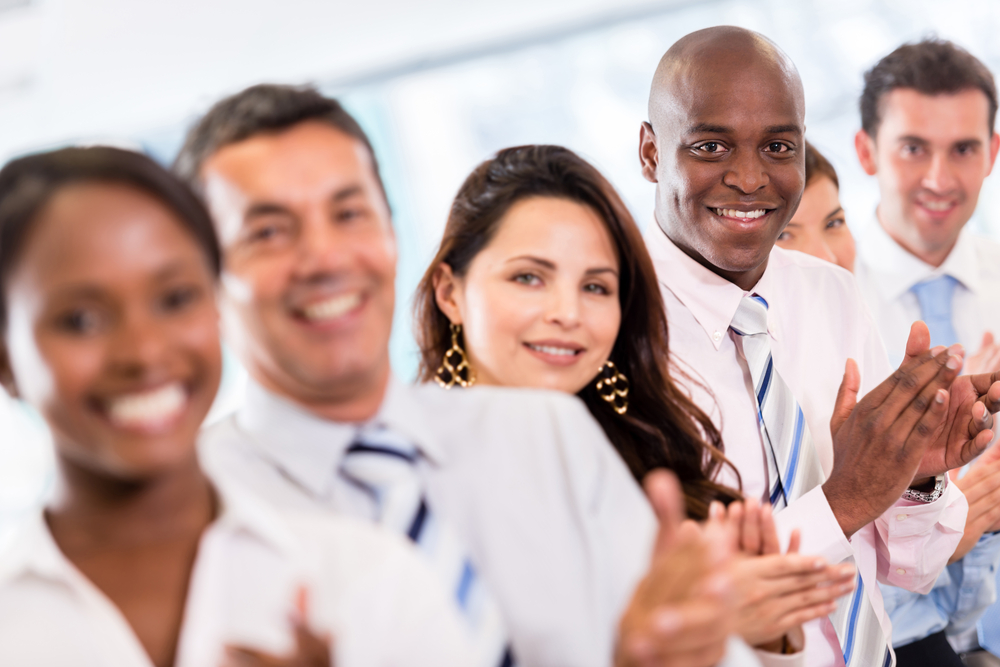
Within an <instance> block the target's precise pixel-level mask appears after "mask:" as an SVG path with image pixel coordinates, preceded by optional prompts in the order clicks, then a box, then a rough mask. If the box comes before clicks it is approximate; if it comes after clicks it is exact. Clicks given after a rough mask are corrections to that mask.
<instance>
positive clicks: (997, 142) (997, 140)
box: [986, 132, 1000, 176]
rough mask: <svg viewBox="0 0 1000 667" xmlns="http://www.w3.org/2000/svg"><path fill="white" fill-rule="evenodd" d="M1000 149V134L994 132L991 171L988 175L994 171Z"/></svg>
mask: <svg viewBox="0 0 1000 667" xmlns="http://www.w3.org/2000/svg"><path fill="white" fill-rule="evenodd" d="M998 150H1000V134H997V133H996V132H994V133H993V134H991V135H990V171H987V172H986V175H987V176H988V175H989V174H990V172H991V171H993V164H994V163H995V162H996V161H997V151H998Z"/></svg>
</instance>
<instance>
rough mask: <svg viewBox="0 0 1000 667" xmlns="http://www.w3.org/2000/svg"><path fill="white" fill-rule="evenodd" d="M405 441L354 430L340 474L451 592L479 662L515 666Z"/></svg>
mask: <svg viewBox="0 0 1000 667" xmlns="http://www.w3.org/2000/svg"><path fill="white" fill-rule="evenodd" d="M419 459H420V454H419V452H418V451H417V448H416V447H415V446H414V445H413V444H412V443H410V442H408V441H406V440H403V439H401V438H399V437H398V436H397V435H396V434H394V433H392V432H391V431H389V430H387V429H385V428H382V427H365V428H363V429H361V430H359V432H358V435H357V437H356V438H355V440H354V442H353V443H352V444H351V445H350V446H349V447H348V448H347V453H346V455H345V456H344V460H343V462H342V463H341V472H342V474H343V475H344V476H345V477H346V478H347V479H349V480H350V481H352V482H353V483H355V484H357V485H358V486H360V487H361V488H363V489H364V490H366V491H367V492H369V493H370V494H371V495H372V497H373V498H374V499H375V502H376V506H377V510H378V521H379V523H380V524H382V525H384V526H386V527H388V528H389V529H391V530H394V531H397V532H399V533H404V534H406V536H407V537H409V538H410V539H411V540H412V541H413V542H415V543H416V544H417V547H418V548H419V549H420V551H421V552H422V553H423V554H424V556H425V558H426V560H427V562H428V563H429V564H430V566H431V568H432V569H433V570H434V571H435V572H436V573H437V574H438V576H439V577H441V579H442V580H443V582H444V583H445V585H446V586H447V588H448V590H451V591H453V593H454V596H455V600H456V602H457V603H458V606H459V608H460V609H461V610H462V612H463V613H464V615H465V618H466V620H467V621H468V622H469V625H470V630H471V633H472V637H473V640H474V642H475V646H476V648H477V654H478V656H479V658H480V659H479V660H478V661H477V665H482V667H513V666H514V665H515V662H514V657H513V653H512V652H511V648H510V643H509V641H508V639H507V631H506V628H505V627H504V623H503V619H502V617H501V615H500V608H499V606H498V605H497V604H496V601H495V600H494V599H493V597H492V596H491V595H490V593H489V591H488V590H487V588H486V583H485V582H484V581H483V579H482V578H481V577H480V576H478V574H477V573H476V570H475V568H474V567H473V564H472V561H471V560H470V559H469V557H468V552H467V550H466V549H465V547H464V545H463V544H462V542H461V540H460V539H459V537H458V535H457V534H456V533H455V532H454V531H453V530H452V529H451V527H450V526H449V525H448V524H447V523H446V522H445V521H443V520H441V518H440V517H439V516H438V515H436V514H435V513H434V512H433V511H431V508H430V506H429V505H428V504H427V499H426V497H425V495H424V491H423V485H422V484H421V481H420V477H419V476H418V474H417V470H416V466H417V463H418V461H419Z"/></svg>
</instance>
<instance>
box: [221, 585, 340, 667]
mask: <svg viewBox="0 0 1000 667" xmlns="http://www.w3.org/2000/svg"><path fill="white" fill-rule="evenodd" d="M307 611H308V594H307V592H306V589H305V588H299V589H298V591H297V593H296V597H295V613H293V614H292V615H291V618H290V619H289V620H290V622H291V625H292V631H293V632H294V634H295V652H294V653H292V654H291V655H287V656H277V655H271V654H269V653H265V652H263V651H258V650H255V649H250V648H246V647H242V646H227V647H226V651H225V655H224V656H223V661H222V664H221V666H220V667H334V664H333V658H332V657H331V656H332V655H333V652H332V645H333V640H332V639H331V638H330V637H329V636H327V635H320V634H316V633H314V632H313V631H312V630H310V629H309V626H308V624H307V622H306V619H307V618H308V613H307Z"/></svg>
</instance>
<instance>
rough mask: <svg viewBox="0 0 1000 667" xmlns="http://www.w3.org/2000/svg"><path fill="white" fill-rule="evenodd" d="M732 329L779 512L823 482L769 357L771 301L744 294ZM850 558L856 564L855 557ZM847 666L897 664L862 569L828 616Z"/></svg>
mask: <svg viewBox="0 0 1000 667" xmlns="http://www.w3.org/2000/svg"><path fill="white" fill-rule="evenodd" d="M730 328H731V329H732V330H733V332H734V333H736V334H737V335H738V336H740V338H741V340H742V342H743V355H744V356H745V357H746V360H747V366H748V367H749V369H750V377H751V379H752V380H753V385H754V396H755V398H756V403H757V425H758V427H759V428H760V434H761V439H762V440H763V442H764V445H765V447H766V458H767V473H768V480H769V490H768V491H769V495H770V500H771V505H772V506H773V507H774V509H775V511H780V510H782V509H784V508H785V507H786V506H788V505H789V504H790V503H791V502H793V501H794V500H795V499H796V498H799V497H800V496H802V495H803V494H805V493H807V492H809V491H811V490H812V489H814V488H816V487H817V486H818V485H820V484H822V483H823V482H824V480H825V476H824V474H823V468H822V466H821V465H820V462H819V459H818V458H817V455H816V448H815V446H814V445H813V442H812V437H811V436H810V434H809V427H808V426H807V425H806V423H805V417H804V416H803V414H802V408H801V407H800V406H799V403H798V401H796V400H795V396H793V395H792V392H791V389H789V387H788V385H786V384H785V381H784V380H782V379H781V376H780V375H778V372H777V371H776V370H775V368H774V361H773V359H772V358H771V338H770V335H769V334H768V332H767V301H765V300H764V299H763V298H762V297H760V296H757V295H756V294H753V295H748V296H744V297H743V300H742V301H741V302H740V305H739V308H737V309H736V314H735V315H734V316H733V321H732V324H730ZM847 562H853V558H852V559H850V560H849V561H847ZM830 622H831V623H832V624H833V627H834V629H835V630H836V632H837V638H838V639H839V640H840V646H841V648H842V649H843V651H844V663H845V664H846V665H847V667H885V666H892V665H895V664H896V659H895V655H894V654H893V652H892V650H891V647H890V645H889V642H888V641H887V637H886V636H885V633H884V632H882V626H881V624H880V623H879V620H878V617H877V616H876V615H875V610H874V608H873V607H872V603H871V600H870V599H869V598H868V596H867V595H866V594H865V582H864V581H863V580H862V579H861V574H860V573H858V578H857V582H856V588H855V590H854V593H853V594H851V595H848V596H844V597H842V598H840V600H839V601H838V602H837V610H836V611H834V612H833V613H832V614H830Z"/></svg>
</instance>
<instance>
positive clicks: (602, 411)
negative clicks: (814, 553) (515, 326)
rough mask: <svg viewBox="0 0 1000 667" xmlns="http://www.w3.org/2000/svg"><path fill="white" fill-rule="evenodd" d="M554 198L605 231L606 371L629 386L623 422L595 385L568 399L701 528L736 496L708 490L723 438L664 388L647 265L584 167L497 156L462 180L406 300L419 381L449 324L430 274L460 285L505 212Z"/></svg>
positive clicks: (626, 224) (665, 360)
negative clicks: (609, 265)
mask: <svg viewBox="0 0 1000 667" xmlns="http://www.w3.org/2000/svg"><path fill="white" fill-rule="evenodd" d="M539 196H541V197H558V198H563V199H568V200H571V201H574V202H578V203H581V204H583V205H585V206H588V207H590V208H591V209H593V210H594V211H595V212H596V213H597V214H598V216H599V217H600V218H601V220H603V221H604V224H605V225H606V227H607V229H608V232H609V233H610V235H611V238H612V239H613V240H614V243H615V246H616V249H617V251H618V261H619V264H620V266H621V271H620V273H621V275H620V288H619V299H620V305H621V313H622V316H621V326H620V328H619V331H618V337H617V339H616V340H615V345H614V348H613V350H612V352H611V361H613V362H614V364H615V365H616V366H617V367H618V369H619V370H620V371H621V372H622V373H624V374H625V376H626V377H627V378H628V380H629V384H630V390H629V397H628V412H627V413H626V414H625V415H619V414H617V413H616V412H615V411H614V410H612V408H611V407H610V405H609V404H608V403H607V402H605V401H604V400H603V399H602V398H601V397H600V396H599V395H598V393H597V390H596V388H595V387H594V383H590V384H588V385H587V386H586V387H584V388H583V389H582V390H581V391H580V392H579V393H578V394H577V395H578V396H579V397H580V398H581V399H583V402H584V403H585V404H586V405H587V408H588V409H589V410H590V412H591V414H593V416H594V418H595V419H597V421H598V422H599V423H600V425H601V426H602V427H603V428H604V432H605V433H606V434H607V436H608V439H609V440H610V441H611V442H612V444H613V445H614V446H615V448H616V449H617V450H618V452H619V454H621V456H622V458H623V459H624V460H625V462H626V463H627V464H628V467H629V469H630V470H631V471H632V474H633V476H635V478H636V480H639V481H641V480H642V478H643V477H644V476H645V475H646V473H648V472H649V471H651V470H653V469H654V468H668V469H670V470H672V471H674V473H676V474H677V476H678V478H679V479H680V481H681V484H682V486H683V489H684V495H685V500H686V502H687V512H688V515H689V516H690V517H692V518H695V519H705V518H706V517H707V515H708V504H709V503H710V502H711V501H712V500H720V501H722V502H724V503H727V504H728V503H729V502H730V501H732V500H736V499H738V498H740V494H739V492H737V491H735V490H733V489H729V488H727V487H725V486H722V485H721V484H718V483H717V482H715V481H714V479H715V476H716V473H717V472H718V471H719V469H720V467H721V466H723V465H730V466H731V464H729V462H728V461H727V460H726V458H725V456H724V454H723V447H722V436H721V435H720V434H719V431H718V429H717V428H715V425H714V424H712V421H711V420H710V419H709V418H708V416H707V415H706V414H705V413H704V412H702V411H701V410H700V409H699V408H698V407H697V406H696V405H695V404H694V403H693V402H692V401H691V399H690V398H689V397H688V396H687V395H686V394H685V393H684V392H683V391H682V390H681V389H680V388H679V387H678V386H677V385H676V384H675V383H674V382H673V380H672V379H671V375H670V369H671V363H670V358H669V355H668V336H667V318H666V312H665V310H664V306H663V301H662V297H661V296H660V290H659V284H658V282H657V280H656V272H655V270H654V269H653V262H652V260H651V259H650V257H649V253H648V252H647V251H646V247H645V244H644V242H643V240H642V234H641V232H640V231H639V228H638V227H637V226H636V224H635V221H634V220H633V219H632V216H631V215H630V214H629V212H628V209H627V208H626V207H625V204H624V203H623V202H622V200H621V198H620V197H619V196H618V193H617V192H615V190H614V188H613V187H612V186H611V184H610V183H609V182H608V181H607V180H606V179H605V178H604V177H603V176H602V175H601V174H600V172H598V171H597V170H596V169H595V168H594V167H593V166H591V165H590V164H588V163H587V162H586V161H584V160H583V159H582V158H580V157H579V156H577V155H576V154H575V153H573V152H572V151H570V150H568V149H566V148H562V147H560V146H520V147H517V148H508V149H506V150H502V151H500V152H499V153H497V155H496V157H494V158H493V159H491V160H487V161H486V162H484V163H482V164H481V165H479V166H478V167H477V168H476V169H475V171H473V172H472V174H470V175H469V177H468V178H467V179H466V180H465V183H464V184H463V185H462V187H461V189H460V190H459V191H458V195H457V196H456V197H455V201H454V203H453V204H452V207H451V213H450V215H449V216H448V223H447V225H446V227H445V231H444V238H443V239H442V241H441V247H440V249H439V250H438V253H437V256H436V257H435V258H434V260H433V261H432V262H431V265H430V267H429V268H428V269H427V272H426V273H425V274H424V277H423V280H422V281H421V282H420V286H419V287H418V288H417V293H416V297H415V314H416V323H415V326H414V330H415V332H416V335H417V342H418V344H419V346H420V351H421V362H420V373H419V374H420V378H421V379H422V380H423V381H429V380H431V379H432V378H433V377H434V371H435V369H436V368H437V367H438V365H439V364H440V362H441V358H442V356H443V355H444V352H445V350H447V349H448V348H449V347H450V345H451V333H450V330H449V325H450V321H449V320H448V318H447V317H446V316H445V315H444V313H442V312H441V310H440V308H438V305H437V301H436V299H435V295H434V274H435V272H436V271H437V268H438V267H439V266H440V265H441V264H442V263H444V264H447V265H448V266H450V267H451V270H452V272H453V273H454V274H455V275H456V276H463V275H465V273H466V271H467V270H468V268H469V265H470V263H471V262H472V260H473V259H474V258H475V256H476V255H477V254H478V253H479V252H480V251H481V250H482V249H483V248H484V247H485V246H486V245H487V244H488V243H489V242H490V241H491V239H492V238H493V237H494V235H495V234H496V232H497V229H498V227H499V224H500V222H501V220H502V219H503V217H504V215H505V214H506V212H507V211H508V210H509V209H510V207H511V206H513V205H514V204H515V203H516V202H518V201H521V200H523V199H526V198H529V197H539Z"/></svg>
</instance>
